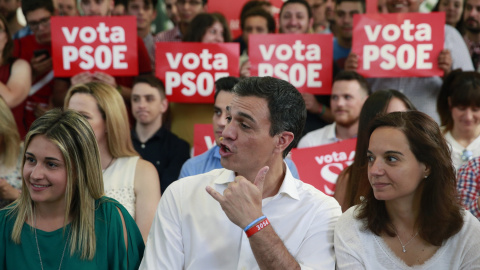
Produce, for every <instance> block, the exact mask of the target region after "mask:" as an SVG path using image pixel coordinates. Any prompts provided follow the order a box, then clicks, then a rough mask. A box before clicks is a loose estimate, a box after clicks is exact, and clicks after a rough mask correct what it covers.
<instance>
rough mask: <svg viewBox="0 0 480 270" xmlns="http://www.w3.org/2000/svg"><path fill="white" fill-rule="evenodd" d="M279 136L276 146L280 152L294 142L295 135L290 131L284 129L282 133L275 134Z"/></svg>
mask: <svg viewBox="0 0 480 270" xmlns="http://www.w3.org/2000/svg"><path fill="white" fill-rule="evenodd" d="M275 136H277V138H278V139H277V142H276V146H275V148H276V149H277V150H278V152H280V153H283V151H284V150H285V149H286V148H287V147H288V146H289V145H290V144H291V143H292V142H293V139H294V137H295V136H294V135H293V133H292V132H290V131H282V132H281V133H280V134H277V135H275Z"/></svg>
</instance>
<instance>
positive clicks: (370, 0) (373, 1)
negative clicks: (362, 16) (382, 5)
mask: <svg viewBox="0 0 480 270" xmlns="http://www.w3.org/2000/svg"><path fill="white" fill-rule="evenodd" d="M365 4H366V9H367V10H366V12H365V13H367V14H374V13H378V0H367V1H366V3H365Z"/></svg>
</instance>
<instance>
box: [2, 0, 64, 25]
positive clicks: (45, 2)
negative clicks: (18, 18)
mask: <svg viewBox="0 0 480 270" xmlns="http://www.w3.org/2000/svg"><path fill="white" fill-rule="evenodd" d="M41 8H44V9H46V10H47V11H48V12H50V13H51V14H52V15H53V14H54V11H55V8H54V6H53V1H52V0H22V12H23V16H25V18H26V17H27V14H28V13H29V12H32V11H35V10H37V9H41ZM5 27H6V26H5Z"/></svg>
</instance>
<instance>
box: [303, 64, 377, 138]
mask: <svg viewBox="0 0 480 270" xmlns="http://www.w3.org/2000/svg"><path fill="white" fill-rule="evenodd" d="M369 94H370V88H369V87H368V84H367V82H366V81H365V79H364V78H363V77H362V76H361V75H359V74H358V73H356V72H353V71H341V72H340V73H338V75H337V76H335V78H334V80H333V85H332V95H331V98H330V106H331V108H332V113H333V119H334V122H333V124H330V125H327V126H325V127H323V128H320V129H317V130H314V131H311V132H309V133H307V134H306V135H305V136H304V137H302V139H300V142H299V143H298V148H306V147H314V146H320V145H324V144H329V143H334V142H338V141H341V140H346V139H351V138H355V137H357V133H358V118H359V116H360V110H361V109H362V106H363V103H364V102H365V100H366V99H367V98H368V95H369Z"/></svg>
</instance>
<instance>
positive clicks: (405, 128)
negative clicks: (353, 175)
mask: <svg viewBox="0 0 480 270" xmlns="http://www.w3.org/2000/svg"><path fill="white" fill-rule="evenodd" d="M368 134H369V144H368V151H367V156H366V157H365V158H366V159H367V160H368V165H367V166H366V167H365V168H364V173H365V174H368V180H369V182H370V185H371V189H370V191H369V192H368V194H367V196H366V197H365V199H364V200H363V201H362V203H361V204H360V205H357V206H353V207H351V208H350V209H349V210H347V211H346V212H345V213H344V214H343V215H342V216H341V217H340V219H339V220H338V222H337V224H336V227H335V233H334V245H335V256H336V259H337V269H435V270H440V269H445V270H447V269H480V252H478V250H479V248H480V242H479V241H478V239H479V237H480V223H479V222H478V220H477V219H476V218H475V217H473V216H472V214H471V213H470V212H468V211H465V210H464V209H462V207H461V206H460V204H459V202H458V199H457V193H456V185H455V172H454V169H453V166H452V163H451V159H450V153H449V150H448V145H447V143H446V142H445V139H444V138H443V136H442V133H441V131H440V129H439V127H438V125H437V124H436V122H435V121H434V120H433V119H432V118H430V117H429V116H427V115H426V114H424V113H421V112H417V111H408V112H393V113H390V114H387V115H384V116H381V117H378V118H377V119H375V120H374V122H373V123H372V125H371V126H370V128H369V131H368Z"/></svg>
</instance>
